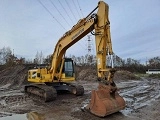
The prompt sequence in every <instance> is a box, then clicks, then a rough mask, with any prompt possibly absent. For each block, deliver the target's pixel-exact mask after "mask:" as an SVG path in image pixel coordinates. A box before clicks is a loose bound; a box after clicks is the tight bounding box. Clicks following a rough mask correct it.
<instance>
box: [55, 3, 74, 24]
mask: <svg viewBox="0 0 160 120" xmlns="http://www.w3.org/2000/svg"><path fill="white" fill-rule="evenodd" d="M58 2H59V3H60V5H61V6H62V8H63V10H64V11H65V13H66V15H67V16H68V18H69V19H70V20H71V21H72V19H71V17H70V16H69V14H68V13H67V10H66V9H65V8H64V6H63V5H62V3H61V2H60V0H58ZM72 24H73V21H72Z"/></svg>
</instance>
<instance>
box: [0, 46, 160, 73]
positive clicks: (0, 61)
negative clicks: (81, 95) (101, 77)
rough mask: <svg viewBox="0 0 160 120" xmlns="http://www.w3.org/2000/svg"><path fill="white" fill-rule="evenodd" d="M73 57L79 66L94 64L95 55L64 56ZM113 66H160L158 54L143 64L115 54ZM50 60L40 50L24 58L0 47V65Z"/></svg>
mask: <svg viewBox="0 0 160 120" xmlns="http://www.w3.org/2000/svg"><path fill="white" fill-rule="evenodd" d="M66 57H70V58H72V59H73V61H74V62H75V64H76V65H79V66H96V62H97V61H96V56H95V55H87V54H86V55H84V56H75V55H70V56H66ZM112 60H113V66H115V68H117V69H118V70H128V71H130V72H137V73H145V71H146V70H147V69H159V68H160V56H156V57H153V58H150V59H148V61H146V63H145V64H142V63H140V61H139V60H135V59H132V58H127V59H122V58H121V57H119V56H117V55H113V58H112ZM51 61H52V55H47V56H46V57H45V56H44V55H43V53H42V51H41V52H38V51H37V53H36V55H35V57H34V59H33V60H32V59H26V58H23V57H20V58H18V57H16V56H15V55H14V53H13V52H12V50H11V48H10V47H3V48H1V49H0V65H1V67H2V66H6V67H8V66H13V65H17V64H50V63H51ZM106 63H107V66H108V67H110V66H111V64H112V62H111V58H110V57H107V59H106Z"/></svg>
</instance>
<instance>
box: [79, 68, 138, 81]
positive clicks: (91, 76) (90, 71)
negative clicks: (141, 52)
mask: <svg viewBox="0 0 160 120" xmlns="http://www.w3.org/2000/svg"><path fill="white" fill-rule="evenodd" d="M76 70H77V71H78V72H77V74H76V76H77V78H76V79H77V80H89V81H90V80H97V71H96V68H94V67H81V68H76ZM138 79H140V78H139V77H137V76H136V75H134V74H133V73H131V72H129V71H124V70H120V71H116V73H115V75H114V80H138Z"/></svg>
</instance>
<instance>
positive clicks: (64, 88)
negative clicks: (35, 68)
mask: <svg viewBox="0 0 160 120" xmlns="http://www.w3.org/2000/svg"><path fill="white" fill-rule="evenodd" d="M24 91H25V93H27V94H28V95H29V96H31V97H32V98H36V99H39V100H42V101H44V102H49V101H53V100H55V99H56V97H57V93H58V92H69V93H72V94H74V95H76V96H81V95H83V94H84V88H83V86H81V85H73V84H69V83H64V82H57V83H45V84H44V83H42V84H30V85H26V86H25V88H24Z"/></svg>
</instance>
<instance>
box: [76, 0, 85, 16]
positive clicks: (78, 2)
mask: <svg viewBox="0 0 160 120" xmlns="http://www.w3.org/2000/svg"><path fill="white" fill-rule="evenodd" d="M77 3H78V7H79V10H80V11H81V14H82V17H84V15H83V12H82V9H81V7H80V5H79V2H78V0H77Z"/></svg>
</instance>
